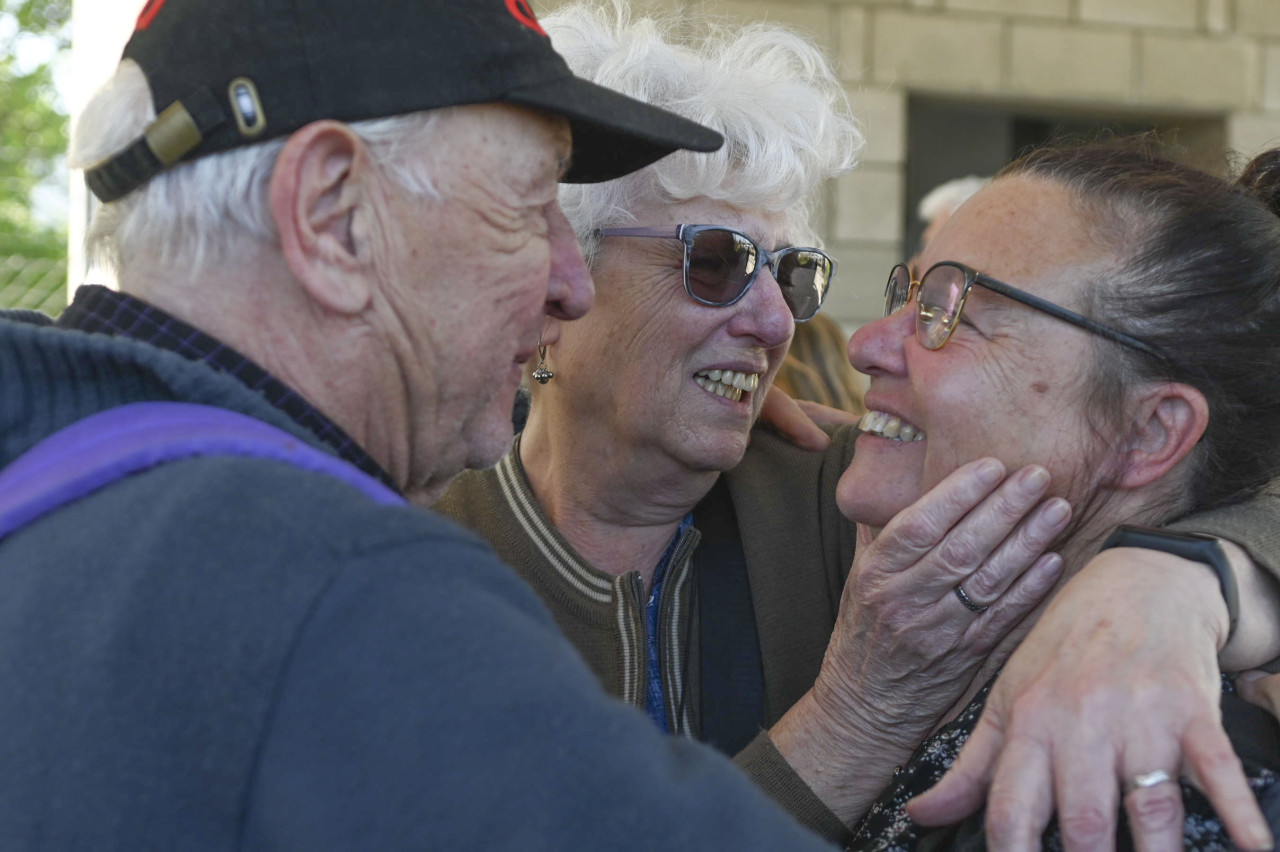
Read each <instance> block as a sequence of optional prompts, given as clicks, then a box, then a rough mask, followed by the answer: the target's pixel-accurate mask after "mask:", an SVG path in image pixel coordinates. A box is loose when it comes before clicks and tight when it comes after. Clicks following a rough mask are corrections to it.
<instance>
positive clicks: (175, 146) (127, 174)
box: [84, 88, 227, 203]
mask: <svg viewBox="0 0 1280 852" xmlns="http://www.w3.org/2000/svg"><path fill="white" fill-rule="evenodd" d="M226 120H227V117H226V113H224V112H223V110H222V107H221V105H220V104H219V103H218V100H217V99H216V98H215V97H214V96H213V94H212V93H211V92H210V91H209V90H208V89H206V88H202V89H199V90H197V91H196V92H195V93H194V94H192V95H191V96H190V97H188V98H186V100H185V101H174V102H173V103H172V104H170V105H169V106H168V107H166V108H165V110H164V112H162V113H160V115H159V116H157V117H156V120H155V121H153V122H151V124H149V125H147V129H146V131H144V132H143V135H142V137H141V138H140V139H137V140H135V141H134V143H133V144H132V145H130V146H129V147H127V148H125V149H124V150H123V151H121V152H120V153H118V154H116V155H115V156H114V157H112V158H111V159H109V160H107V161H105V162H103V163H100V164H99V165H97V166H94V167H93V168H91V169H88V170H86V171H85V175H84V179H85V183H87V184H88V185H89V189H90V190H91V191H92V192H93V194H94V195H96V196H97V197H98V198H99V200H101V201H102V202H104V203H106V202H111V201H115V200H117V199H119V198H123V197H124V196H125V195H128V194H129V193H130V192H132V191H133V190H135V189H137V188H138V187H140V186H142V185H143V184H144V183H146V182H147V181H149V180H151V178H153V177H155V176H156V175H158V174H159V173H160V172H162V171H164V170H165V169H167V168H170V167H172V166H173V165H175V164H176V163H178V162H179V161H180V160H181V159H182V158H183V157H185V156H186V155H187V154H189V153H191V151H193V150H194V149H195V148H196V147H197V146H199V145H200V143H201V142H203V141H204V139H205V137H206V136H208V135H209V133H211V132H212V131H214V130H216V129H217V128H218V127H220V126H221V125H222V124H224V123H225V122H226Z"/></svg>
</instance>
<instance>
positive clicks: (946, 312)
mask: <svg viewBox="0 0 1280 852" xmlns="http://www.w3.org/2000/svg"><path fill="white" fill-rule="evenodd" d="M964 289H965V274H964V270H962V269H960V268H959V267H955V266H950V265H945V264H944V265H940V266H935V267H933V268H931V269H930V270H929V271H928V272H926V273H925V276H924V279H923V280H922V281H921V282H920V290H919V292H918V293H917V294H916V298H917V299H918V300H919V306H918V310H917V311H916V337H917V339H919V341H920V345H921V346H923V347H924V348H925V349H938V348H939V347H941V346H942V344H944V343H946V342H947V338H948V337H949V336H950V334H951V330H952V328H953V327H954V326H955V323H956V319H957V317H958V314H959V312H960V300H961V299H962V298H963V297H964ZM910 293H911V273H910V272H909V271H908V270H907V268H906V267H905V266H901V265H900V266H895V267H894V268H893V272H891V273H890V274H889V284H888V286H887V287H886V288H885V316H888V315H890V314H892V313H894V312H895V311H897V310H898V309H900V308H901V307H902V306H903V305H905V304H906V303H907V300H908V299H909V298H910Z"/></svg>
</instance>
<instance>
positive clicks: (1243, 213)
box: [1000, 140, 1280, 509]
mask: <svg viewBox="0 0 1280 852" xmlns="http://www.w3.org/2000/svg"><path fill="white" fill-rule="evenodd" d="M1007 175H1032V176H1037V177H1041V178H1047V179H1050V180H1054V181H1057V182H1059V183H1061V184H1063V185H1065V186H1067V187H1068V188H1069V189H1071V190H1072V191H1073V192H1074V193H1075V195H1076V197H1077V199H1078V200H1079V201H1080V202H1081V205H1082V212H1083V214H1084V215H1085V217H1086V218H1087V220H1089V221H1091V223H1092V225H1093V233H1094V234H1095V236H1096V238H1097V239H1099V240H1101V241H1103V242H1104V243H1106V244H1107V245H1108V247H1110V248H1112V249H1113V250H1114V252H1115V254H1116V256H1117V257H1118V258H1120V259H1121V260H1120V263H1119V265H1118V268H1116V269H1115V270H1114V272H1113V274H1110V275H1107V276H1104V277H1103V279H1102V280H1097V281H1095V282H1093V287H1092V288H1091V290H1090V292H1089V294H1088V297H1087V298H1086V302H1085V305H1084V310H1085V312H1086V313H1087V314H1089V315H1090V316H1092V317H1093V318H1094V319H1097V320H1099V321H1100V322H1104V323H1107V324H1109V325H1112V326H1114V327H1116V328H1119V329H1122V330H1124V331H1126V332H1128V333H1129V334H1132V335H1133V336H1135V337H1138V338H1140V339H1142V340H1144V341H1146V342H1148V343H1150V344H1151V345H1152V346H1154V347H1155V348H1156V349H1157V350H1158V351H1160V352H1161V353H1163V354H1164V356H1165V358H1163V359H1159V358H1153V357H1151V356H1149V355H1145V354H1143V353H1141V352H1137V351H1134V350H1130V349H1128V348H1125V347H1120V346H1118V345H1116V344H1114V343H1111V342H1109V341H1105V340H1101V339H1099V340H1098V341H1097V343H1096V344H1095V345H1096V346H1099V347H1101V348H1102V350H1103V351H1102V352H1100V355H1101V357H1097V358H1095V359H1094V376H1093V377H1092V378H1093V386H1094V390H1093V399H1094V401H1095V402H1101V403H1102V405H1103V409H1104V410H1106V409H1110V410H1111V411H1116V410H1120V405H1119V404H1118V403H1120V402H1122V401H1123V399H1124V398H1125V395H1126V393H1127V391H1128V389H1129V388H1131V387H1133V386H1134V385H1135V384H1136V383H1137V382H1139V381H1144V380H1172V381H1177V382H1183V383H1186V384H1189V385H1192V386H1194V387H1196V388H1197V389H1199V390H1200V392H1201V393H1203V394H1204V396H1205V398H1206V400H1207V401H1208V404H1209V425H1208V428H1207V429H1206V432H1205V435H1204V437H1203V438H1202V439H1201V441H1200V444H1199V445H1198V447H1197V448H1196V451H1195V455H1194V457H1193V459H1194V465H1195V466H1194V468H1193V471H1192V475H1191V477H1190V482H1189V483H1188V484H1189V486H1190V494H1189V495H1188V497H1189V500H1188V501H1187V503H1186V504H1185V506H1184V507H1185V508H1187V509H1207V508H1212V507H1215V506H1221V505H1224V504H1227V503H1231V502H1235V501H1237V500H1240V499H1244V498H1246V497H1249V496H1251V495H1254V494H1257V493H1258V492H1259V491H1261V490H1262V489H1263V488H1265V487H1266V486H1267V485H1268V484H1269V483H1270V482H1272V480H1275V479H1276V478H1277V477H1280V150H1273V151H1268V152H1266V153H1265V154H1262V155H1261V156H1259V157H1258V158H1256V159H1255V160H1253V162H1251V163H1250V164H1249V165H1248V166H1247V168H1246V169H1245V170H1244V173H1243V174H1242V175H1241V176H1240V178H1239V180H1237V181H1236V182H1234V183H1231V182H1228V181H1225V180H1222V179H1220V178H1217V177H1214V176H1212V175H1209V174H1206V173H1204V172H1201V171H1199V170H1197V169H1194V168H1191V167H1189V166H1186V165H1182V164H1179V163H1175V162H1172V161H1170V160H1168V159H1164V158H1162V157H1160V156H1158V155H1156V154H1155V153H1154V152H1153V150H1152V148H1151V145H1150V142H1149V140H1140V141H1136V142H1135V141H1132V140H1129V141H1123V142H1099V143H1091V144H1087V145H1078V146H1070V147H1051V148H1044V149H1040V150H1037V151H1033V152H1031V153H1030V154H1028V155H1026V156H1024V157H1022V158H1021V159H1019V160H1017V161H1015V162H1014V163H1012V164H1010V165H1009V166H1007V167H1006V168H1005V169H1004V170H1003V171H1002V172H1001V173H1000V176H1007Z"/></svg>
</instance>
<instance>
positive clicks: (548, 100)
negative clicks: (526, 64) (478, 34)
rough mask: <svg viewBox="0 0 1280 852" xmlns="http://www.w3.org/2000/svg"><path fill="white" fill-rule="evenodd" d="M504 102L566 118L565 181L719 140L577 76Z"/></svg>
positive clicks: (596, 177)
mask: <svg viewBox="0 0 1280 852" xmlns="http://www.w3.org/2000/svg"><path fill="white" fill-rule="evenodd" d="M503 100H507V101H510V102H511V103H517V104H520V105H522V106H530V107H536V108H538V109H542V110H546V111H547V112H551V113H555V114H558V115H563V116H564V117H565V118H567V119H569V127H570V130H571V131H572V132H573V161H572V163H571V164H570V166H569V171H568V172H567V173H566V174H565V176H564V182H565V183H599V182H600V181H605V180H613V179H614V178H619V177H622V176H623V175H626V174H630V173H631V172H634V171H636V170H637V169H641V168H644V167H645V166H647V165H649V164H650V163H653V162H656V161H657V160H660V159H662V158H663V157H665V156H667V155H668V154H671V153H673V152H675V151H679V150H689V151H704V152H705V151H715V150H717V149H718V148H719V147H720V146H721V145H723V144H724V137H723V136H721V135H720V134H719V133H717V132H716V131H714V130H712V129H711V128H709V127H704V126H703V125H701V124H698V123H696V122H693V121H689V120H688V119H687V118H682V117H680V116H678V115H676V114H675V113H672V112H667V111H666V110H664V109H659V108H657V107H655V106H651V105H650V104H647V103H644V102H643V101H638V100H636V99H635V98H631V97H628V96H626V95H624V94H621V93H619V92H615V91H613V90H612V89H607V88H605V87H604V86H599V85H596V84H595V83H592V82H590V81H589V80H583V79H582V78H580V77H565V78H561V79H559V80H556V81H555V82H554V83H549V84H544V85H541V86H530V87H525V88H521V89H516V90H513V91H511V92H508V93H507V95H506V96H505V97H504V98H503Z"/></svg>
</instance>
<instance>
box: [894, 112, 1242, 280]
mask: <svg viewBox="0 0 1280 852" xmlns="http://www.w3.org/2000/svg"><path fill="white" fill-rule="evenodd" d="M1147 132H1154V133H1155V138H1156V140H1157V143H1158V144H1159V145H1160V146H1161V147H1162V148H1163V149H1164V151H1165V153H1166V154H1167V155H1168V156H1171V157H1174V158H1176V159H1179V160H1183V161H1185V162H1189V163H1192V164H1193V165H1196V166H1198V167H1200V168H1202V169H1205V170H1206V171H1210V172H1214V173H1224V172H1225V171H1226V169H1227V165H1228V163H1227V154H1226V128H1225V123H1224V120H1223V117H1222V116H1220V115H1215V116H1206V115H1194V116H1193V115H1184V116H1173V115H1168V114H1159V115H1156V114H1136V113H1132V114H1119V113H1116V112H1104V111H1098V112H1089V111H1085V110H1078V109H1067V108H1047V107H1036V106H1029V105H1026V104H1021V105H1009V104H994V103H981V102H972V101H958V100H947V99H942V98H936V97H926V96H919V97H912V98H910V99H909V101H908V104H907V186H906V191H907V204H906V209H905V214H906V223H905V227H904V229H903V233H904V234H905V243H904V245H903V246H902V256H903V257H910V256H911V255H912V254H914V253H915V252H916V250H917V248H918V247H919V243H920V233H921V231H923V230H924V227H925V223H924V222H921V221H920V219H919V217H918V216H917V214H916V209H917V207H918V206H919V204H920V199H921V198H923V197H924V196H925V194H926V193H928V192H929V191H930V190H932V189H933V188H934V187H936V186H938V185H939V184H941V183H944V182H946V181H949V180H951V179H953V178H958V177H964V176H966V175H979V176H987V175H991V174H994V173H995V172H996V171H998V170H999V169H1000V167H1002V166H1003V165H1005V164H1006V163H1008V162H1009V161H1011V160H1013V159H1015V158H1016V157H1017V156H1018V155H1019V154H1020V153H1022V152H1025V151H1027V150H1029V149H1031V148H1034V147H1037V146H1039V145H1043V144H1044V143H1046V142H1049V141H1051V140H1056V139H1074V140H1080V141H1084V140H1090V139H1095V138H1098V137H1105V136H1127V135H1132V134H1136V133H1147Z"/></svg>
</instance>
